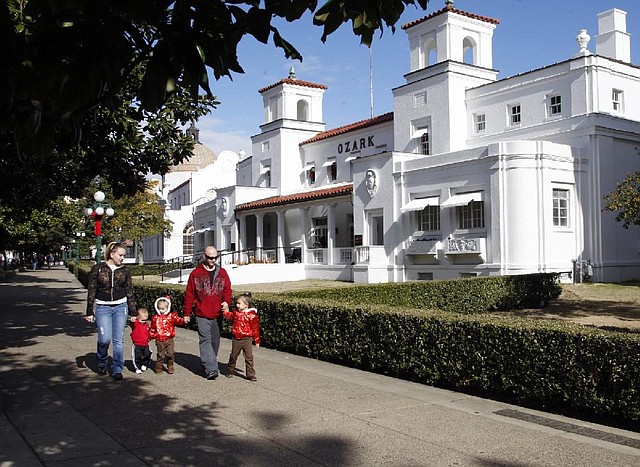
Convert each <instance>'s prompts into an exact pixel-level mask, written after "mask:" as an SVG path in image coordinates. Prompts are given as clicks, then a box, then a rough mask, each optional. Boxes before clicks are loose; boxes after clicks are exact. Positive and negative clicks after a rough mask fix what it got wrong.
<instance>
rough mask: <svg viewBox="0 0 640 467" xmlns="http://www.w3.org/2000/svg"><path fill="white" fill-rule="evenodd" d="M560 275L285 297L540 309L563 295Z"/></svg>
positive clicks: (466, 309) (462, 308) (456, 308)
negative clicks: (561, 293)
mask: <svg viewBox="0 0 640 467" xmlns="http://www.w3.org/2000/svg"><path fill="white" fill-rule="evenodd" d="M558 277H559V276H558V274H527V275H520V276H494V277H477V278H472V279H455V280H443V281H424V282H405V283H400V284H395V283H387V284H369V285H363V286H356V287H345V288H333V289H323V290H320V289H318V290H308V291H298V292H289V293H285V294H283V295H284V296H287V297H292V298H296V297H297V298H320V299H326V300H332V301H335V302H336V303H348V304H364V303H372V304H384V305H388V306H389V307H392V308H405V307H409V308H424V309H437V310H443V311H452V312H456V313H466V314H471V313H484V312H488V311H495V310H513V309H519V308H540V307H543V306H546V305H547V303H548V302H549V301H550V300H554V299H556V298H558V297H559V296H560V292H562V288H561V287H560V284H559V281H558Z"/></svg>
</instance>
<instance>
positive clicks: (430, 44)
mask: <svg viewBox="0 0 640 467" xmlns="http://www.w3.org/2000/svg"><path fill="white" fill-rule="evenodd" d="M420 52H421V53H420V62H421V63H420V68H426V67H428V66H431V65H435V64H436V62H437V61H438V54H437V51H436V40H435V39H434V38H433V37H430V36H423V37H422V47H421V50H420Z"/></svg>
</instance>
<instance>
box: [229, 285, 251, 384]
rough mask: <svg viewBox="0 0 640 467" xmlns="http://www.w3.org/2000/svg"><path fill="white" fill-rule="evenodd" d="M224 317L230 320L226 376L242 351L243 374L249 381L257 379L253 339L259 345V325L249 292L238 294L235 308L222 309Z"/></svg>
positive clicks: (232, 371)
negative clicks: (229, 342)
mask: <svg viewBox="0 0 640 467" xmlns="http://www.w3.org/2000/svg"><path fill="white" fill-rule="evenodd" d="M222 314H223V315H224V317H225V318H227V319H228V320H231V321H232V324H231V333H232V334H233V340H232V341H231V355H229V363H227V378H231V377H232V376H233V373H234V371H235V369H236V361H237V360H238V355H240V352H241V351H242V352H243V353H244V363H245V366H246V371H245V375H246V377H247V379H248V380H249V381H258V379H257V378H256V371H255V369H254V367H253V349H252V347H251V345H252V343H253V341H254V340H255V342H256V347H260V326H259V322H258V311H257V310H256V309H255V308H253V304H252V302H251V294H250V293H249V292H247V293H243V294H240V295H239V296H238V298H237V300H236V309H235V310H233V311H223V313H222Z"/></svg>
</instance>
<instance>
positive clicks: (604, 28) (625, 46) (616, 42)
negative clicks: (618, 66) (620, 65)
mask: <svg viewBox="0 0 640 467" xmlns="http://www.w3.org/2000/svg"><path fill="white" fill-rule="evenodd" d="M596 54H597V55H602V56H604V57H609V58H614V59H616V60H620V61H623V62H627V63H631V36H630V35H629V33H628V32H627V12H626V11H622V10H618V9H617V8H613V9H611V10H607V11H603V12H602V13H598V35H597V36H596Z"/></svg>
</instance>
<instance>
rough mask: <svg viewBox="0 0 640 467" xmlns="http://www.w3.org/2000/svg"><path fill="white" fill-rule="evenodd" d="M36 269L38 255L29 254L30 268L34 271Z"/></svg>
mask: <svg viewBox="0 0 640 467" xmlns="http://www.w3.org/2000/svg"><path fill="white" fill-rule="evenodd" d="M36 269H38V255H37V254H35V253H33V254H32V255H31V270H32V271H35V270H36Z"/></svg>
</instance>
